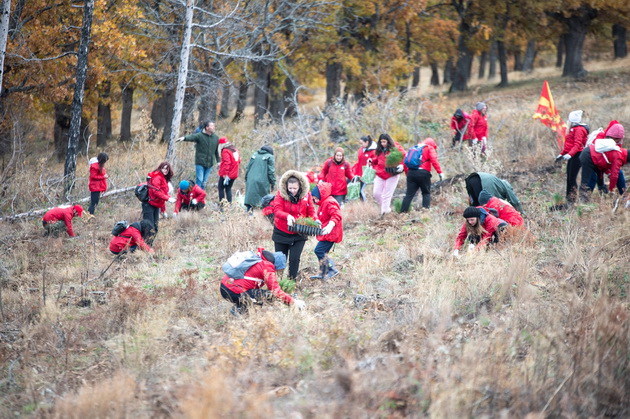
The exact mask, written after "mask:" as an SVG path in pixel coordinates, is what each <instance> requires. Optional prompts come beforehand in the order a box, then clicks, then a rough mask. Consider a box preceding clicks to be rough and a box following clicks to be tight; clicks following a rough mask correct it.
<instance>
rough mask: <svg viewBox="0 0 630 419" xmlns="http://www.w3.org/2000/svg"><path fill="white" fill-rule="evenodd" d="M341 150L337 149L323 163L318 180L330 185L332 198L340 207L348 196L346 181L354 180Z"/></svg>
mask: <svg viewBox="0 0 630 419" xmlns="http://www.w3.org/2000/svg"><path fill="white" fill-rule="evenodd" d="M344 157H345V156H344V153H343V148H341V147H337V148H336V149H335V154H334V155H333V156H332V157H330V158H329V159H328V160H326V161H325V162H324V164H323V165H322V171H321V172H319V176H318V178H319V180H322V181H324V182H328V183H330V185H331V186H332V197H333V198H335V199H336V200H337V202H338V203H339V205H341V204H342V203H343V201H344V199H345V198H346V195H347V194H348V183H347V182H346V179H348V180H352V179H354V177H355V176H354V175H353V174H352V170H351V168H350V163H348V162H347V161H346V159H345V158H344Z"/></svg>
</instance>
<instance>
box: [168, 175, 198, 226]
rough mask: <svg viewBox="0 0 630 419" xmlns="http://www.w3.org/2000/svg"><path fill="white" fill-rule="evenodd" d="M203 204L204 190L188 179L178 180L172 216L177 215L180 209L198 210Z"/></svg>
mask: <svg viewBox="0 0 630 419" xmlns="http://www.w3.org/2000/svg"><path fill="white" fill-rule="evenodd" d="M205 206H206V191H204V190H203V189H201V188H200V187H199V185H195V182H192V181H190V180H182V181H181V182H179V189H178V190H177V201H175V209H174V210H173V217H177V214H179V211H180V210H189V211H199V210H201V209H203V208H204V207H205Z"/></svg>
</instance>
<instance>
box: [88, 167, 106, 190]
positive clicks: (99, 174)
mask: <svg viewBox="0 0 630 419" xmlns="http://www.w3.org/2000/svg"><path fill="white" fill-rule="evenodd" d="M105 175H107V173H106V172H105V168H104V167H103V168H102V169H101V168H100V167H99V165H98V163H93V164H91V165H90V181H89V183H88V188H90V192H105V191H106V190H107V178H106V177H105Z"/></svg>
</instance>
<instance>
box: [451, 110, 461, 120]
mask: <svg viewBox="0 0 630 419" xmlns="http://www.w3.org/2000/svg"><path fill="white" fill-rule="evenodd" d="M453 116H454V117H455V118H457V119H462V118H463V117H464V112H463V111H462V110H461V109H457V110H456V111H455V113H454V114H453Z"/></svg>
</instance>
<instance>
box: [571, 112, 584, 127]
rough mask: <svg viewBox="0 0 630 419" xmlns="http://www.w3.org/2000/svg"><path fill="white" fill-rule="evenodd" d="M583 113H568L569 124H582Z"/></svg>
mask: <svg viewBox="0 0 630 419" xmlns="http://www.w3.org/2000/svg"><path fill="white" fill-rule="evenodd" d="M583 113H584V111H580V110H577V111H573V112H571V113H569V122H570V123H572V124H579V123H580V122H582V114H583Z"/></svg>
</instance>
